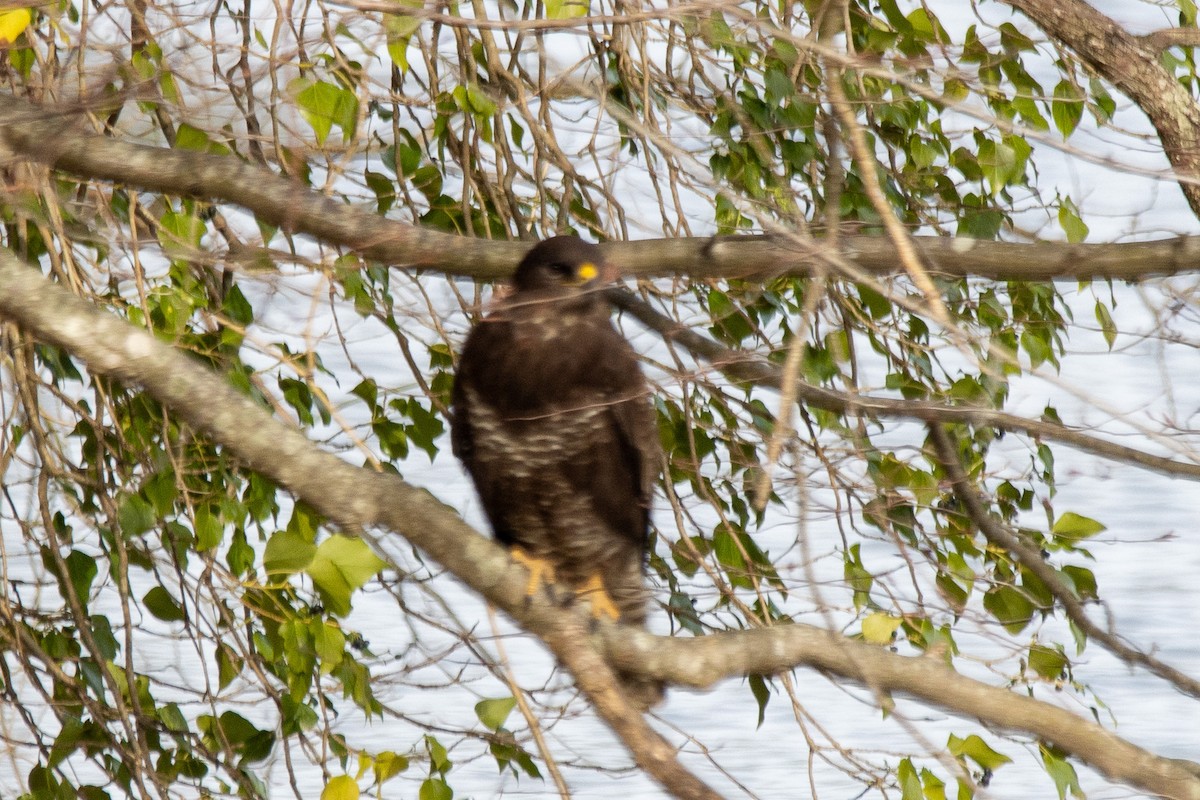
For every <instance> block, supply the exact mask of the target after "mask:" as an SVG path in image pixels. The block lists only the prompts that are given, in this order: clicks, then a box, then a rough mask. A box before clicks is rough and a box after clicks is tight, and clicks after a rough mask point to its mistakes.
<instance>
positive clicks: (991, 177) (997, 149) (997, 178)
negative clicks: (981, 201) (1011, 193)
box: [978, 139, 1017, 194]
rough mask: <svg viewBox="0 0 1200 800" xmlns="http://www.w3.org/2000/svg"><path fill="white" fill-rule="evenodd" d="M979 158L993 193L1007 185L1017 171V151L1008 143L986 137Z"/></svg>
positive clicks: (981, 144)
mask: <svg viewBox="0 0 1200 800" xmlns="http://www.w3.org/2000/svg"><path fill="white" fill-rule="evenodd" d="M978 160H979V168H980V170H981V171H982V172H983V177H984V179H985V180H987V183H988V188H989V190H990V191H991V193H992V194H996V193H997V192H999V191H1000V190H1001V189H1003V188H1004V187H1005V186H1007V185H1008V184H1009V182H1010V181H1011V180H1012V178H1013V177H1014V175H1015V173H1016V168H1017V153H1016V151H1015V150H1014V149H1013V148H1012V147H1009V146H1008V145H1007V144H1003V143H1000V142H994V141H992V140H991V139H985V140H984V141H983V142H981V143H980V145H979V156H978Z"/></svg>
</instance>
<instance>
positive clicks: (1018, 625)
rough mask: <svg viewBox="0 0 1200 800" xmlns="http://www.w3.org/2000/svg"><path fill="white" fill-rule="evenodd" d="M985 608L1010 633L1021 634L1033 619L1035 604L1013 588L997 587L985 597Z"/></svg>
mask: <svg viewBox="0 0 1200 800" xmlns="http://www.w3.org/2000/svg"><path fill="white" fill-rule="evenodd" d="M983 607H984V608H986V609H987V610H988V613H990V614H991V615H992V616H993V617H995V618H996V621H997V622H999V623H1000V624H1001V625H1003V626H1004V627H1005V629H1006V630H1007V631H1008V632H1009V633H1020V632H1021V631H1022V630H1024V629H1025V626H1026V625H1028V624H1029V621H1030V620H1032V619H1033V612H1034V611H1035V609H1036V606H1034V604H1033V602H1032V601H1031V600H1030V599H1029V598H1028V597H1026V596H1025V595H1024V594H1023V593H1022V592H1021V591H1020V590H1019V589H1017V588H1015V587H1013V586H997V587H996V588H994V589H992V590H990V591H988V592H987V593H986V594H984V596H983Z"/></svg>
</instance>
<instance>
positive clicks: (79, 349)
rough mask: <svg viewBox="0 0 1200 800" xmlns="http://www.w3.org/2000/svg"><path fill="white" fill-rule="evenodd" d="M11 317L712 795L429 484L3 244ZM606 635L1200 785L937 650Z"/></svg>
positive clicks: (1126, 776) (608, 648) (653, 670)
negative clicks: (483, 622) (574, 690)
mask: <svg viewBox="0 0 1200 800" xmlns="http://www.w3.org/2000/svg"><path fill="white" fill-rule="evenodd" d="M0 316H2V317H4V318H7V319H9V320H11V321H12V322H14V323H16V324H17V325H19V326H20V327H21V328H22V329H24V330H26V331H27V332H28V333H30V334H31V335H33V336H34V337H36V338H38V339H40V340H42V341H45V342H50V343H53V344H56V345H58V346H60V347H62V348H64V349H66V350H67V351H68V352H70V353H72V354H73V355H75V356H77V357H79V358H81V359H83V360H84V361H86V362H87V363H88V365H89V367H90V368H91V369H92V371H93V372H95V373H98V374H103V375H108V376H110V377H113V378H116V379H118V380H121V381H124V382H126V383H129V384H134V385H139V386H142V387H143V388H144V389H145V390H146V391H147V392H148V393H149V394H150V395H151V396H153V397H154V398H155V399H157V400H158V401H159V402H160V403H162V404H163V405H164V406H166V407H167V408H169V409H170V410H171V411H172V412H173V413H175V414H176V415H177V416H179V418H181V419H183V420H185V421H187V422H188V423H189V424H191V425H192V426H194V427H195V428H196V429H197V430H200V431H202V432H204V433H205V434H206V435H208V436H210V437H212V439H213V440H214V441H215V442H217V443H218V444H219V445H221V446H222V447H223V448H225V449H226V450H227V451H228V452H229V453H231V454H233V455H234V456H236V457H237V458H239V459H241V461H242V462H243V463H244V464H245V465H246V466H247V467H249V468H250V469H253V470H256V471H258V472H259V473H261V474H262V475H264V476H266V477H268V478H269V479H271V480H273V481H275V482H276V483H278V484H279V485H281V486H283V487H285V488H286V489H288V490H289V491H291V492H292V493H293V494H295V495H296V496H297V497H298V498H301V499H303V500H304V501H305V502H306V503H309V504H310V505H312V506H313V507H314V508H315V509H317V510H318V511H319V512H320V513H322V514H323V515H325V516H326V517H327V518H328V519H330V520H332V521H333V522H334V523H336V524H337V525H339V526H341V527H342V528H343V529H344V530H346V531H347V532H349V533H353V532H359V533H360V534H364V535H365V536H366V537H367V538H368V539H377V537H375V535H374V533H373V531H372V530H371V528H372V527H373V526H380V527H382V528H385V529H387V530H391V531H395V532H397V533H399V534H401V535H402V536H404V537H405V538H406V539H407V540H408V541H409V542H410V543H412V544H413V545H415V546H416V547H418V548H420V549H421V550H423V551H424V552H426V553H427V554H429V556H431V557H432V558H433V559H434V560H436V561H438V562H439V563H440V564H442V565H443V566H444V567H446V569H447V570H449V571H450V572H451V573H452V574H454V575H455V576H456V577H458V578H459V579H460V580H462V581H463V582H464V583H465V584H467V585H468V586H469V587H471V589H473V590H474V591H477V592H479V593H480V594H482V595H483V596H484V597H486V598H487V599H488V600H489V601H490V602H492V603H493V604H495V605H496V606H497V607H499V608H501V609H502V610H504V611H505V612H507V613H508V614H509V615H510V616H512V617H513V619H515V620H516V621H517V622H518V623H519V624H520V625H521V626H522V627H524V628H525V629H526V630H528V631H530V632H532V633H534V634H536V635H537V636H539V637H540V638H541V639H542V641H543V642H545V643H546V644H547V646H548V647H550V648H551V650H552V651H553V652H554V653H555V655H556V656H557V657H558V658H559V659H560V660H562V661H563V663H564V664H566V665H567V666H568V668H570V669H573V670H577V671H574V672H573V674H574V675H575V678H576V680H577V682H578V684H579V686H580V688H581V690H583V691H584V692H585V693H588V695H589V698H590V699H592V700H593V702H594V703H595V706H596V709H597V711H598V712H599V713H600V714H601V715H602V717H603V718H604V719H605V721H606V722H608V724H610V725H611V726H612V727H613V728H614V730H615V731H617V733H618V734H619V735H620V736H621V737H622V738H623V741H624V742H625V743H626V745H627V746H628V747H630V748H631V750H632V751H633V752H634V754H635V758H637V759H638V763H639V765H641V766H642V767H643V768H644V769H646V771H647V772H648V773H650V774H651V775H652V776H653V777H655V778H656V779H658V780H659V781H660V782H661V783H663V784H664V786H667V787H669V788H670V790H671V791H673V792H675V793H677V794H678V795H679V796H681V797H713V796H715V794H713V793H712V790H711V789H709V788H708V787H706V786H704V785H703V784H702V783H700V782H699V781H698V779H696V778H695V777H694V776H691V775H689V774H687V773H686V771H684V770H683V768H682V767H681V766H680V765H679V764H678V761H677V760H676V759H675V758H674V750H673V748H671V746H670V745H669V744H668V743H666V742H665V741H664V740H663V739H662V737H661V736H659V735H658V734H657V733H655V732H654V731H653V730H652V729H651V728H650V727H649V726H648V725H647V724H646V723H645V720H644V719H643V718H642V717H641V716H640V715H638V714H636V713H633V712H632V710H631V709H629V708H628V704H627V703H624V704H623V702H622V701H623V698H621V697H620V695H619V692H616V693H615V695H616V696H615V698H614V696H613V695H614V692H615V690H614V689H613V686H614V684H613V681H612V676H611V673H610V672H609V671H607V668H606V667H605V666H604V664H603V662H602V661H601V660H600V659H599V658H597V657H596V654H594V653H591V651H590V649H589V648H588V646H587V642H586V641H585V640H584V637H583V633H582V630H583V628H582V627H580V626H583V625H585V624H586V623H585V621H584V620H583V618H582V617H581V616H578V613H582V612H576V611H572V610H567V609H563V608H560V607H558V606H557V605H555V604H554V603H552V602H551V601H550V600H548V599H547V598H545V597H541V596H538V597H533V598H528V597H527V596H526V594H525V585H526V579H527V574H526V572H525V570H524V568H523V567H520V566H519V565H517V564H516V563H515V562H513V561H511V560H510V559H509V557H508V554H507V552H506V551H505V550H504V549H503V548H502V547H500V546H499V545H498V544H496V543H495V542H493V541H491V540H489V539H487V538H485V537H483V536H481V535H479V534H478V533H476V532H475V531H474V530H473V529H472V528H471V527H470V526H468V525H467V524H466V523H464V522H463V521H462V519H460V518H459V517H458V515H457V514H456V513H455V512H454V511H453V509H451V508H450V507H448V506H446V505H444V504H443V503H441V502H440V501H438V500H437V499H436V498H435V497H434V496H433V495H431V494H430V493H429V492H427V491H425V490H422V489H417V488H415V487H413V486H411V485H409V484H407V483H405V482H404V481H403V480H401V479H400V478H399V477H397V476H395V475H391V474H384V473H376V472H370V471H367V470H364V469H361V468H358V467H355V466H352V465H350V464H348V463H346V462H344V461H342V460H341V459H339V458H337V457H336V456H334V455H332V454H330V453H326V452H323V451H321V450H320V449H318V448H317V447H316V446H315V445H314V444H313V443H312V442H310V441H309V440H308V439H307V438H306V437H305V436H304V435H303V434H302V433H301V432H300V431H298V430H296V429H294V428H290V427H288V426H285V425H283V424H282V423H281V422H279V421H278V420H276V419H275V418H274V417H272V416H271V415H270V414H269V413H268V411H267V410H266V409H265V408H263V407H261V406H260V405H258V404H256V403H255V402H254V401H253V400H251V399H250V398H249V397H247V396H245V395H243V394H241V393H239V392H237V391H236V390H235V389H233V387H232V386H231V385H230V384H228V383H227V382H226V381H225V380H224V379H223V378H222V377H221V376H220V375H218V374H217V373H214V372H213V371H212V370H210V369H208V368H207V367H204V366H202V365H201V364H199V363H197V362H196V361H194V360H192V359H190V358H188V357H187V356H185V355H184V354H182V353H180V352H177V351H175V350H174V349H172V348H171V347H169V346H168V345H166V344H164V343H162V342H160V341H158V340H157V339H155V338H154V336H153V335H151V334H150V333H149V332H147V331H144V330H141V329H139V328H136V327H133V326H131V325H129V324H128V323H126V322H124V321H122V320H120V319H118V318H116V317H114V316H112V315H110V314H106V313H104V312H102V311H100V310H99V309H97V308H95V307H93V306H92V305H90V304H88V303H87V302H85V301H84V300H82V299H80V298H79V297H77V296H75V295H74V294H72V293H70V292H69V291H67V290H66V289H64V288H62V287H60V286H58V285H56V284H54V283H51V282H50V281H49V280H47V279H46V278H45V277H43V276H42V275H41V274H40V273H39V272H38V271H36V270H35V269H33V268H31V267H29V266H28V265H25V264H23V263H21V262H20V261H18V260H17V259H16V258H15V257H14V256H13V255H12V254H11V253H9V252H7V251H5V250H0ZM597 639H598V641H599V643H600V644H601V645H602V652H603V653H604V655H605V657H606V658H608V659H609V660H610V661H611V662H612V663H613V664H615V665H616V666H617V667H619V668H621V669H628V670H631V671H633V670H637V671H641V672H644V673H645V674H648V675H651V676H653V677H656V678H660V679H663V680H667V681H671V682H674V683H679V684H686V685H691V686H708V685H711V684H712V683H714V682H715V681H717V680H720V679H721V678H724V677H729V676H733V675H746V674H771V673H775V672H780V671H783V670H788V669H792V668H795V667H797V666H810V667H813V668H815V669H818V670H821V671H824V672H827V673H830V674H833V675H837V676H840V677H842V678H844V679H846V680H849V681H854V682H858V683H861V684H863V685H866V686H868V687H870V688H872V689H873V690H875V691H878V692H901V693H904V694H907V695H909V696H912V697H915V698H917V699H919V700H921V701H923V702H927V703H930V704H933V705H936V706H938V707H941V708H944V709H947V710H950V711H953V712H955V713H958V714H962V715H964V716H967V717H972V718H975V719H979V720H981V721H983V722H985V723H989V724H993V725H996V726H999V727H1002V728H1006V729H1010V730H1018V731H1026V732H1029V733H1031V734H1032V735H1034V736H1037V737H1039V738H1041V739H1045V740H1046V741H1050V742H1053V743H1054V744H1056V745H1058V746H1060V747H1061V748H1062V749H1063V750H1065V751H1067V752H1070V753H1073V754H1075V755H1076V756H1077V757H1078V758H1080V759H1081V760H1082V761H1084V762H1086V763H1088V764H1091V765H1092V766H1093V767H1095V768H1096V769H1097V770H1099V771H1100V772H1102V773H1104V774H1105V775H1108V776H1109V777H1111V778H1112V779H1114V780H1118V781H1123V782H1126V783H1128V784H1130V785H1131V786H1134V787H1137V788H1139V789H1141V790H1144V791H1149V792H1152V793H1154V794H1157V795H1161V796H1164V797H1170V798H1176V799H1177V800H1200V766H1195V765H1190V762H1178V761H1176V760H1172V759H1165V758H1161V757H1159V756H1156V755H1154V754H1153V753H1150V752H1148V751H1146V750H1143V749H1141V748H1139V747H1136V746H1134V745H1132V744H1130V743H1129V742H1127V741H1125V740H1123V739H1121V738H1120V737H1118V736H1116V735H1115V734H1113V733H1111V732H1110V731H1107V730H1105V729H1104V728H1102V727H1101V726H1099V725H1097V724H1096V723H1094V722H1091V721H1089V720H1086V719H1083V718H1080V717H1077V716H1075V715H1074V714H1071V713H1070V712H1068V711H1065V710H1063V709H1060V708H1057V707H1055V706H1052V705H1050V704H1048V703H1043V702H1041V701H1038V700H1034V699H1032V698H1028V697H1022V696H1020V695H1018V694H1015V693H1013V692H1009V691H1006V690H1004V689H999V688H996V687H992V686H988V685H987V684H984V683H982V682H979V681H976V680H973V679H970V678H967V677H964V676H962V675H959V674H958V673H956V672H955V671H954V670H953V669H951V668H950V667H949V666H947V665H945V664H944V663H942V662H940V661H938V660H937V659H935V658H932V657H915V658H914V657H903V656H899V655H896V654H894V653H890V652H888V651H887V650H884V649H883V648H878V647H874V646H871V645H867V644H864V643H861V642H855V641H852V640H850V639H847V638H844V637H841V636H837V635H834V634H831V633H829V632H826V631H822V630H820V629H819V628H815V627H812V626H808V625H801V624H795V625H790V626H783V627H776V628H770V629H759V630H749V631H738V632H733V633H727V634H713V635H710V636H705V637H701V638H697V639H685V638H673V637H659V636H653V635H651V634H648V633H645V632H644V631H638V630H631V629H626V628H616V627H614V626H611V625H602V626H601V627H600V630H599V633H598V634H597ZM1193 767H1195V768H1194V769H1193Z"/></svg>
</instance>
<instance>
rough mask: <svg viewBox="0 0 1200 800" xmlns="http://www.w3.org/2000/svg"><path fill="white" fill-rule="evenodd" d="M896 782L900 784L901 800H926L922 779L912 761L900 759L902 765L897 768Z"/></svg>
mask: <svg viewBox="0 0 1200 800" xmlns="http://www.w3.org/2000/svg"><path fill="white" fill-rule="evenodd" d="M896 781H897V782H898V783H899V784H900V797H901V800H925V792H923V791H922V790H921V779H920V777H918V775H917V770H916V769H915V768H914V767H913V764H912V760H911V759H908V758H902V759H900V765H899V766H898V767H897V768H896Z"/></svg>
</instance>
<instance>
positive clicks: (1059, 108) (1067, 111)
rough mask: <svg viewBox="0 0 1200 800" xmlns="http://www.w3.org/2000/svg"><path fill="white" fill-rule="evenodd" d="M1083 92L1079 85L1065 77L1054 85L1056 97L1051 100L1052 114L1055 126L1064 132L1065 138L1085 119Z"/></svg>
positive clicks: (1060, 131)
mask: <svg viewBox="0 0 1200 800" xmlns="http://www.w3.org/2000/svg"><path fill="white" fill-rule="evenodd" d="M1083 99H1084V97H1083V92H1082V91H1081V90H1080V88H1079V87H1078V86H1076V85H1075V84H1073V83H1071V82H1070V81H1068V80H1066V79H1065V78H1064V79H1063V80H1061V81H1059V82H1058V85H1057V86H1055V87H1054V99H1053V100H1052V101H1051V102H1050V116H1052V117H1053V118H1054V127H1056V128H1058V132H1059V133H1061V134H1062V137H1063V139H1066V138H1068V137H1070V135H1071V134H1072V133H1074V132H1075V128H1076V127H1078V126H1079V120H1081V119H1083Z"/></svg>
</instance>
